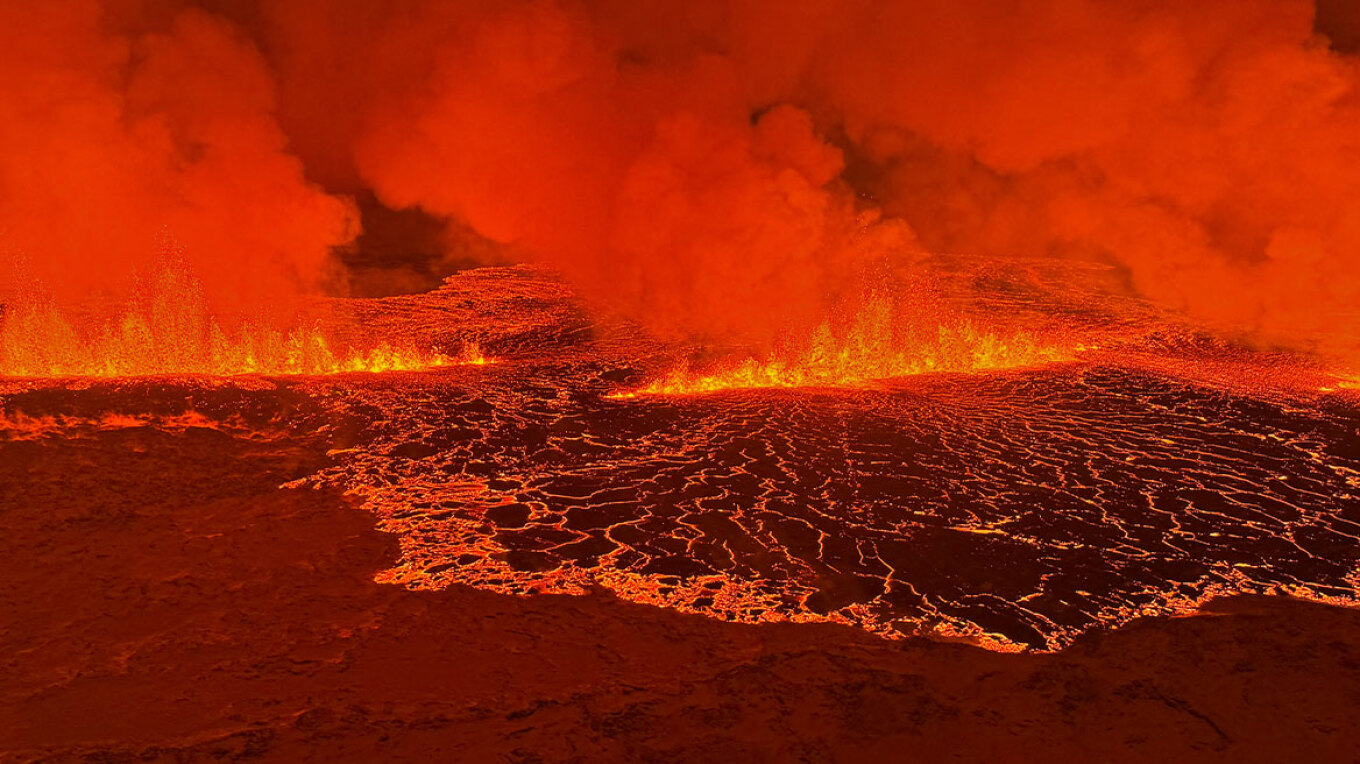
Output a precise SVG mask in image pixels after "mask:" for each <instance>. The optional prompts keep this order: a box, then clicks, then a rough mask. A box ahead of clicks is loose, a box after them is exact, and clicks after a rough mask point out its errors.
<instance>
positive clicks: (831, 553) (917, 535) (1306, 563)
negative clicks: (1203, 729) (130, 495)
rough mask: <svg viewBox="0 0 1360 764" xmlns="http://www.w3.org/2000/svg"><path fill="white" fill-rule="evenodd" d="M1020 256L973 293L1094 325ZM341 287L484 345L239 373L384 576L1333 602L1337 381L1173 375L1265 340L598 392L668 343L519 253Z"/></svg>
mask: <svg viewBox="0 0 1360 764" xmlns="http://www.w3.org/2000/svg"><path fill="white" fill-rule="evenodd" d="M1012 275H1014V274H1012ZM1028 278H1029V277H1028V276H1026V277H1025V278H1020V279H1018V280H1017V279H1015V278H1012V279H1010V280H1008V281H1007V280H1002V282H998V283H997V284H993V287H994V289H993V292H992V294H991V296H990V297H989V298H988V299H991V300H992V301H993V302H994V303H996V304H1001V303H1006V304H1016V303H1023V304H1024V306H1025V309H1026V310H1030V311H1037V312H1044V313H1047V314H1049V315H1061V316H1062V317H1063V320H1065V321H1068V322H1074V323H1075V322H1086V323H1087V324H1088V325H1089V326H1096V325H1098V324H1100V321H1099V320H1097V314H1098V310H1097V308H1098V307H1099V306H1095V307H1093V306H1092V305H1082V304H1077V303H1064V304H1060V302H1061V301H1059V300H1057V299H1056V298H1054V297H1053V296H1052V295H1051V294H1046V293H1044V292H1043V290H1042V289H1041V288H1039V287H1036V286H1033V285H1032V284H1030V282H1029V281H1027V280H1026V279H1028ZM998 284H999V285H998ZM1017 284H1019V285H1021V286H1025V285H1027V284H1028V285H1029V286H1026V287H1025V289H1028V290H1029V291H1028V292H1026V291H1025V290H1020V291H1017V288H1018V287H1017ZM348 306H349V309H350V310H352V311H353V313H354V315H355V316H356V317H358V318H359V319H361V320H363V321H364V322H365V323H366V324H367V325H370V326H373V327H378V328H381V329H383V330H384V331H389V332H395V333H398V334H401V333H403V332H411V331H413V329H412V327H420V331H421V332H424V333H425V335H427V336H428V337H430V338H433V339H435V340H441V341H444V342H445V343H446V344H447V343H448V342H449V341H451V340H453V339H458V340H463V341H475V342H478V343H480V344H481V346H483V347H485V348H487V349H488V351H489V352H490V353H491V354H492V355H493V356H494V357H495V359H496V362H495V363H492V364H488V365H485V366H456V367H449V368H443V369H435V370H430V371H423V372H410V373H400V374H383V375H341V376H337V377H308V378H302V379H295V380H291V381H286V382H284V381H278V382H273V383H265V387H268V386H269V385H270V384H276V385H278V386H279V387H278V389H279V390H280V392H281V393H282V392H283V391H285V390H286V391H287V394H288V395H289V396H296V395H299V394H301V395H303V396H305V397H306V398H307V399H308V400H309V401H311V403H309V404H308V405H309V406H316V407H317V408H316V411H312V413H309V414H308V416H309V417H313V418H317V419H316V421H317V422H319V424H318V426H317V428H316V431H317V432H318V433H319V434H320V435H321V436H322V437H329V438H331V439H332V441H333V442H332V452H331V459H332V464H331V465H330V466H328V467H326V468H324V469H322V470H320V471H319V472H317V473H315V474H313V475H312V476H310V477H306V478H303V479H301V480H298V481H295V482H294V483H292V484H290V485H291V486H293V487H295V488H305V487H308V486H320V485H330V486H337V487H341V488H344V489H346V490H348V491H350V492H353V493H355V494H357V495H358V496H359V497H361V499H362V502H363V506H364V507H365V508H366V509H367V510H369V511H371V512H373V513H374V514H375V515H376V516H377V517H378V519H379V525H380V527H381V528H382V529H383V530H385V531H388V532H390V533H394V534H396V535H397V536H398V537H399V539H400V542H401V550H402V552H401V558H400V560H397V561H394V565H393V567H392V568H391V569H390V570H387V571H385V572H383V573H381V574H380V575H379V579H380V580H382V581H388V582H393V583H400V584H403V585H406V586H409V587H412V588H443V587H447V586H452V585H471V586H474V587H479V588H484V589H489V590H493V591H498V592H504V593H512V594H583V593H586V592H588V591H590V590H592V589H595V588H603V589H607V590H610V591H612V592H613V593H614V594H615V595H617V596H619V597H621V598H624V599H627V600H632V601H638V602H644V603H650V604H655V605H661V606H666V607H672V608H676V609H679V610H682V611H686V612H695V613H701V614H706V615H710V616H713V617H718V618H723V619H728V620H737V621H746V622H760V621H776V620H794V621H816V620H829V621H836V622H842V623H847V624H852V625H856V626H859V627H861V628H864V629H867V630H870V631H872V632H875V633H879V634H882V635H885V636H904V635H912V634H929V635H934V636H940V637H962V638H968V639H972V640H976V641H978V642H980V643H982V644H985V645H987V646H989V647H992V648H994V649H1024V648H1029V649H1039V650H1054V649H1060V648H1062V647H1064V646H1065V645H1067V644H1069V643H1070V642H1071V641H1072V640H1073V639H1074V638H1075V637H1077V636H1078V635H1080V634H1081V633H1083V632H1086V631H1089V630H1092V629H1096V628H1103V627H1113V626H1117V625H1120V624H1122V623H1124V622H1126V621H1128V620H1131V619H1132V618H1135V617H1137V616H1139V615H1143V614H1151V613H1173V612H1186V611H1189V610H1191V609H1193V608H1194V606H1195V605H1197V604H1198V603H1199V602H1202V601H1203V600H1204V599H1205V598H1207V597H1208V596H1211V595H1215V594H1227V593H1237V592H1244V593H1248V592H1249V593H1282V594H1293V595H1297V596H1304V597H1309V598H1314V599H1323V600H1327V601H1332V602H1337V603H1343V604H1344V603H1350V602H1353V601H1354V600H1355V597H1356V592H1357V590H1358V589H1360V578H1358V577H1357V570H1358V569H1360V568H1357V566H1358V565H1360V428H1358V427H1357V423H1358V422H1360V408H1358V407H1357V403H1356V400H1357V399H1356V397H1355V396H1354V394H1353V393H1350V392H1346V391H1336V392H1323V391H1320V390H1317V389H1316V387H1314V388H1312V389H1310V390H1304V389H1301V388H1297V387H1296V388H1293V389H1284V387H1281V389H1267V388H1266V387H1265V386H1263V385H1253V386H1251V387H1247V386H1244V385H1240V384H1238V385H1234V384H1228V383H1220V382H1216V381H1214V379H1211V378H1210V377H1212V376H1214V375H1206V374H1200V375H1198V376H1197V375H1194V374H1180V373H1176V370H1178V369H1190V368H1198V369H1216V370H1217V372H1216V374H1217V377H1222V378H1234V377H1235V378H1238V379H1241V378H1245V377H1250V376H1251V375H1253V374H1255V375H1257V376H1261V377H1262V378H1265V377H1266V371H1268V370H1269V371H1270V373H1271V374H1274V375H1276V376H1278V374H1279V370H1280V368H1283V367H1280V366H1279V365H1278V359H1276V360H1275V361H1271V359H1268V358H1265V357H1253V356H1250V355H1249V354H1245V353H1243V352H1241V351H1236V350H1232V349H1230V348H1226V347H1223V346H1220V345H1215V344H1213V343H1208V344H1202V345H1196V344H1195V342H1194V341H1192V340H1188V339H1187V340H1186V341H1184V342H1179V343H1178V342H1171V341H1167V340H1166V336H1167V333H1166V332H1165V331H1163V332H1160V333H1158V332H1152V333H1146V332H1145V333H1142V334H1139V333H1137V332H1131V331H1129V330H1128V327H1127V326H1126V325H1125V324H1127V323H1129V322H1123V323H1121V322H1117V321H1106V322H1105V325H1106V326H1107V327H1110V326H1113V327H1115V330H1117V331H1115V330H1111V331H1110V332H1107V334H1109V335H1110V336H1114V335H1115V334H1118V335H1119V336H1122V337H1124V338H1125V339H1124V343H1125V344H1124V345H1122V346H1120V347H1119V348H1117V349H1115V350H1108V349H1107V350H1105V351H1101V352H1090V353H1085V354H1083V355H1080V356H1078V357H1076V358H1074V359H1072V360H1067V361H1063V362H1059V363H1053V364H1049V365H1044V366H1038V367H1032V368H1021V369H1014V370H1009V371H998V372H987V373H977V374H925V375H920V376H915V377H907V378H901V379H898V380H894V381H890V382H884V383H881V384H876V385H870V386H862V387H855V388H848V389H838V388H818V389H788V390H758V389H757V390H732V391H725V392H716V393H711V394H703V395H640V396H637V397H632V398H622V399H620V398H616V397H610V396H611V395H613V394H615V393H618V392H620V391H625V390H629V389H636V388H637V387H638V385H639V384H640V383H641V382H642V381H644V380H645V379H646V378H647V376H648V374H651V373H653V372H654V370H655V369H657V368H661V367H663V366H664V365H665V364H666V363H667V362H668V361H667V359H668V358H669V356H668V353H671V354H673V351H668V350H667V349H666V348H663V347H661V346H659V345H657V344H656V343H653V342H651V341H648V340H644V339H641V338H640V336H639V335H638V334H636V333H635V332H634V331H632V330H629V329H628V328H627V327H605V328H600V327H592V326H591V324H590V322H589V321H588V320H587V318H586V316H585V314H584V313H583V312H582V311H581V310H580V308H579V306H578V305H577V304H576V303H575V301H574V298H572V296H571V295H570V294H569V293H568V292H567V291H566V289H565V288H564V287H563V286H562V285H561V284H559V283H558V282H556V281H554V280H551V279H549V278H546V277H544V276H543V275H541V274H539V273H538V272H535V271H532V270H528V269H484V270H481V271H474V272H468V273H465V274H463V275H461V276H459V277H455V278H454V279H451V280H450V281H449V283H448V284H447V285H446V286H445V287H444V288H443V289H441V290H439V291H437V292H434V293H431V294H429V295H423V296H417V297H404V298H391V299H387V300H382V301H353V302H350V303H348ZM1130 338H1133V339H1130ZM1270 363H1275V364H1276V365H1275V366H1273V367H1270V366H1269V364H1270ZM1267 367H1269V369H1268V368H1267ZM1225 369H1227V370H1228V371H1226V372H1225V371H1224V370H1225ZM108 384H113V383H99V384H81V385H77V387H83V388H85V389H82V390H69V389H68V390H66V391H63V392H62V393H61V398H60V400H62V401H66V402H67V403H63V404H61V405H63V406H66V405H69V401H70V399H71V397H72V396H76V397H79V396H87V397H90V398H91V399H93V398H95V397H97V396H99V395H101V394H106V393H101V389H105V388H101V385H108ZM151 384H160V385H174V384H180V383H175V382H164V381H162V382H155V383H151ZM67 387H68V388H69V387H71V385H69V384H68V385H67ZM255 387H258V385H256V386H255ZM246 394H247V393H246V392H245V391H244V390H243V391H242V392H241V393H240V395H246ZM261 394H262V393H261V392H260V390H258V389H255V390H251V391H250V392H249V395H251V396H258V395H261ZM55 395H56V394H55V393H54V392H52V391H51V390H45V389H42V388H41V386H39V385H35V384H33V383H28V384H26V385H25V386H24V388H19V387H17V386H15V387H14V389H13V390H11V391H10V394H9V395H7V396H6V399H5V408H6V412H7V417H8V420H7V421H8V423H9V424H8V425H6V426H7V427H8V429H7V430H5V431H4V434H5V435H6V437H9V438H17V437H55V436H56V433H60V432H61V431H62V428H61V427H60V426H59V425H60V422H61V420H60V419H54V418H53V417H54V416H55V415H56V414H58V413H60V412H57V411H54V410H52V409H53V407H55V406H57V404H56V403H54V401H56V400H58V398H56V397H54V396H55ZM213 395H214V396H218V397H221V396H223V395H228V396H229V395H231V393H230V392H229V391H223V390H220V389H219V390H218V391H217V392H215V393H213ZM219 408H220V410H221V411H228V410H230V408H231V407H230V406H227V405H223V406H220V407H219ZM318 411H319V412H323V413H317V412H318ZM198 415H199V416H208V417H211V416H213V415H212V414H211V413H210V412H207V413H205V412H198ZM44 417H46V418H44ZM21 421H22V422H27V423H28V424H27V425H25V426H21V425H20V424H19V423H20V422H21ZM40 421H45V422H48V423H49V429H48V430H41V428H39V427H38V426H37V425H35V424H33V423H34V422H40ZM54 422H55V423H56V424H52V423H54ZM4 424H5V423H3V422H0V425H4ZM25 428H26V429H25ZM25 433H27V434H25ZM242 437H244V436H242Z"/></svg>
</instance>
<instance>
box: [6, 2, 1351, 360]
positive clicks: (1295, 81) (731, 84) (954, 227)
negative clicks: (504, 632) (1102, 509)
mask: <svg viewBox="0 0 1360 764" xmlns="http://www.w3.org/2000/svg"><path fill="white" fill-rule="evenodd" d="M153 5H155V7H156V9H157V10H156V12H155V13H152V12H151V11H150V10H148V8H149V7H150V5H145V4H135V3H134V4H128V3H120V4H117V5H116V6H114V5H106V6H105V11H106V13H105V14H104V17H103V21H100V22H98V23H96V21H95V20H94V19H95V17H96V16H97V15H98V14H96V13H94V10H93V9H94V6H93V5H92V4H90V3H75V4H71V3H62V4H57V3H45V4H32V7H29V8H26V9H24V10H18V9H9V10H6V11H4V14H5V17H6V18H4V19H2V20H3V21H5V22H6V23H5V24H4V31H0V35H5V39H4V40H0V42H4V43H5V49H6V50H7V51H8V52H7V53H6V54H5V59H6V66H7V67H9V68H10V71H9V72H7V76H6V77H5V78H4V84H0V88H5V89H6V91H5V93H6V97H7V99H8V100H9V101H11V102H17V103H20V104H23V105H24V107H25V108H24V109H22V110H19V112H18V113H19V114H20V115H21V116H20V117H19V118H18V119H17V120H7V121H6V122H5V123H4V124H3V126H0V131H3V134H2V135H0V137H3V139H4V140H5V145H6V146H10V147H18V146H26V147H29V148H28V150H26V151H19V150H18V149H17V148H11V149H10V150H9V151H8V152H7V153H6V156H5V158H4V159H3V164H0V172H3V175H0V193H3V194H5V207H4V209H3V211H0V216H3V227H4V228H5V229H6V230H7V232H8V234H7V235H8V241H9V242H10V243H11V246H17V247H19V248H22V249H25V250H27V251H31V252H51V253H54V254H52V255H50V256H49V257H48V259H47V260H46V261H45V262H48V263H54V264H58V265H55V266H54V267H52V268H49V269H48V270H49V274H48V275H49V276H52V275H53V273H51V272H55V271H61V272H65V271H69V270H71V266H79V270H80V272H81V273H80V277H79V278H76V277H72V279H74V280H75V281H79V282H81V283H85V282H90V281H98V280H100V279H103V278H106V277H112V276H113V275H115V274H113V271H114V270H115V266H121V264H122V263H123V262H124V261H125V260H128V259H130V258H134V257H135V254H131V253H136V252H138V251H139V250H138V246H142V245H141V242H142V241H143V239H144V238H145V237H146V236H147V233H146V232H147V231H152V230H155V229H156V228H157V227H159V226H168V227H170V228H171V229H172V230H173V232H174V234H175V235H176V236H177V237H178V238H179V239H180V240H181V241H182V242H183V243H184V245H185V248H186V250H187V251H188V252H190V253H191V257H193V258H194V259H195V260H196V265H199V266H201V268H202V270H204V271H206V272H205V273H204V279H205V282H206V283H208V284H209V285H210V287H211V286H213V285H221V284H236V285H239V284H240V283H249V284H259V283H262V282H264V283H272V282H278V281H280V280H286V281H289V282H292V283H302V284H304V285H306V284H311V285H315V284H317V283H320V282H321V281H323V280H324V279H325V276H326V271H325V263H326V252H327V250H328V248H329V247H330V246H332V245H336V244H341V243H343V242H345V241H346V240H347V239H348V237H350V236H351V235H352V234H353V233H354V230H353V227H352V223H353V221H352V213H351V211H350V208H349V207H348V206H347V205H346V203H345V202H342V201H339V200H338V198H337V197H335V196H330V195H325V194H323V193H321V192H320V191H319V190H318V188H317V187H315V186H311V185H309V184H308V183H306V182H305V180H304V176H303V168H304V166H305V168H306V172H307V174H308V176H309V177H311V178H314V179H316V180H317V181H319V182H322V183H324V184H325V186H326V188H328V189H330V190H331V191H332V192H334V193H342V194H351V193H366V192H368V191H370V190H371V191H372V192H373V193H375V194H376V196H377V198H378V199H379V200H381V201H382V202H383V203H384V204H385V205H387V206H388V207H391V208H404V207H419V208H421V209H423V210H425V211H427V212H428V213H430V214H432V215H434V216H435V217H436V218H438V219H445V218H447V219H449V220H452V221H453V225H454V228H455V229H456V230H458V231H463V230H464V229H463V228H462V227H463V226H467V227H470V229H471V230H472V231H475V232H476V233H477V234H479V235H480V236H483V237H486V238H488V239H491V240H494V241H496V242H500V243H502V244H503V245H504V246H505V247H506V248H507V250H508V251H509V252H510V253H511V254H512V255H513V256H530V257H533V258H536V259H539V260H542V261H544V262H547V263H549V264H551V265H554V266H556V267H559V268H561V269H562V270H563V271H564V272H566V273H567V274H568V275H569V276H570V277H571V278H572V279H573V280H574V281H575V282H576V283H577V284H578V285H580V287H581V288H582V289H583V290H584V291H585V292H586V293H587V294H589V295H591V296H593V297H595V298H596V299H598V300H601V301H604V302H605V303H606V304H609V305H611V306H612V307H615V308H617V309H621V310H623V311H626V312H627V313H629V314H630V315H633V316H635V317H638V318H639V319H641V320H642V321H643V322H644V323H645V324H646V325H648V326H649V327H650V328H651V329H653V330H655V331H657V332H658V333H659V334H663V335H690V336H699V337H707V338H717V339H724V340H726V339H740V340H744V341H755V342H769V341H771V338H772V337H773V336H774V335H775V334H776V333H777V332H779V331H780V330H781V329H783V328H784V327H786V326H788V325H790V324H800V325H804V326H806V325H807V324H809V323H812V322H815V321H817V320H818V316H819V315H820V314H821V313H822V312H824V311H825V309H826V306H828V305H831V304H834V303H835V302H836V301H837V300H839V299H841V297H842V296H843V295H844V294H845V293H846V292H847V291H850V290H852V289H854V288H856V287H854V286H853V285H852V282H853V281H854V280H855V279H857V278H859V277H860V275H861V273H862V272H863V271H865V270H866V269H870V270H873V271H874V272H875V273H883V272H884V268H885V267H886V268H887V269H888V270H889V271H891V269H895V268H900V269H904V270H909V269H910V268H911V265H912V262H913V261H914V260H915V258H916V256H917V253H919V252H922V251H970V252H984V253H995V254H1014V255H1058V256H1063V257H1079V258H1086V259H1097V260H1103V261H1108V262H1111V263H1114V264H1116V265H1117V266H1118V267H1120V268H1121V269H1123V270H1124V272H1125V273H1126V274H1127V278H1128V282H1129V284H1130V286H1131V288H1132V289H1134V290H1136V291H1137V292H1139V293H1141V294H1144V295H1146V296H1148V297H1150V298H1152V299H1155V300H1158V301H1162V302H1165V303H1168V304H1171V305H1174V306H1176V307H1180V308H1184V309H1185V310H1187V311H1189V312H1190V313H1191V314H1193V315H1194V316H1196V317H1198V318H1200V319H1203V320H1206V321H1210V322H1214V323H1215V324H1217V325H1220V326H1226V327H1232V328H1236V329H1240V330H1242V331H1244V332H1249V333H1251V335H1252V336H1255V337H1258V338H1261V339H1264V340H1266V341H1272V342H1275V341H1278V342H1285V343H1289V344H1293V345H1298V346H1310V345H1317V346H1320V347H1321V348H1323V349H1325V350H1338V349H1341V348H1343V347H1344V346H1345V345H1346V344H1347V343H1351V342H1353V341H1354V336H1353V332H1354V331H1355V329H1354V328H1353V327H1354V326H1356V325H1357V324H1356V316H1355V315H1354V314H1353V313H1348V311H1351V310H1353V308H1352V306H1354V305H1356V304H1360V272H1358V271H1360V255H1357V253H1358V252H1360V170H1357V168H1360V132H1357V130H1356V129H1355V125H1357V124H1360V101H1358V100H1357V84H1360V63H1358V60H1357V58H1355V57H1354V56H1352V55H1349V54H1346V53H1342V52H1338V51H1342V50H1353V45H1354V39H1355V34H1354V25H1353V23H1352V22H1353V20H1348V19H1350V17H1349V16H1347V15H1346V13H1345V11H1344V10H1337V5H1336V3H1335V2H1328V3H1326V5H1325V6H1324V11H1325V14H1324V15H1325V19H1324V21H1326V23H1327V24H1329V28H1330V29H1334V30H1336V31H1335V32H1334V36H1335V37H1336V40H1337V44H1336V46H1335V47H1333V46H1331V45H1330V44H1329V41H1328V40H1327V39H1326V38H1323V37H1321V36H1319V35H1317V34H1316V32H1315V27H1314V13H1315V9H1314V7H1313V5H1312V4H1311V3H1310V2H1308V1H1307V0H1207V1H1206V2H1197V3H1183V2H1171V1H1170V0H1139V1H1136V2H1126V3H1109V2H1095V1H1094V0H1013V1H1011V2H1000V3H998V2H995V0H949V1H947V2H946V1H945V0H922V1H917V2H907V1H906V0H897V1H889V2H870V1H869V0H848V1H839V0H838V1H837V2H831V1H830V0H793V1H792V2H777V3H776V2H772V1H769V0H761V1H751V2H736V3H733V2H727V1H726V0H723V1H722V2H718V1H717V0H712V1H704V0H697V1H696V0H691V1H686V2H680V1H679V0H661V1H659V2H648V3H636V2H614V1H612V0H608V1H605V2H568V1H565V0H564V1H563V2H508V3H502V2H463V3H446V2H434V1H433V0H396V1H395V2H391V3H384V4H376V3H370V2H357V1H352V2H343V1H324V2H323V1H322V0H279V1H278V2H270V3H261V4H260V5H259V7H258V8H252V7H249V6H247V9H246V10H241V8H240V7H235V6H232V5H231V4H225V3H223V4H221V5H222V6H224V7H225V8H226V10H222V11H221V12H220V13H219V15H211V14H209V13H206V12H203V11H189V12H179V11H177V10H175V7H176V6H175V4H174V3H171V2H162V3H159V4H153ZM67 6H70V7H67ZM115 11H116V12H115ZM16 14H21V15H23V16H24V18H22V19H17V18H11V17H13V16H15V15H16ZM110 16H112V17H113V19H114V21H116V22H119V23H113V22H110V21H109V20H108V18H109V17H110ZM144 17H154V18H157V19H168V21H164V22H158V25H159V28H155V29H151V31H147V29H146V28H139V27H138V24H135V23H129V22H126V19H142V18H144ZM72 19H75V20H74V21H73V20H72ZM1337 19H1340V20H1339V21H1338V20H1337ZM1348 24H1349V25H1350V26H1347V25H1348ZM146 26H147V25H146V24H143V25H142V27H146ZM150 26H152V27H155V26H157V24H152V25H150ZM35 27H36V28H38V29H39V30H40V33H39V34H33V33H32V29H33V28H35ZM119 30H122V31H119ZM129 30H131V31H129ZM11 37H12V38H15V39H9V38H11ZM23 40H29V42H27V43H25V42H23ZM35 40H41V41H42V42H34V41H35ZM48 40H58V41H60V42H59V44H56V45H52V44H50V43H49V42H48ZM266 62H267V63H266ZM15 67H18V69H15ZM275 93H277V100H276V99H275ZM276 107H277V108H276ZM285 134H286V135H287V140H286V141H285V138H284V135H285ZM289 152H294V153H289ZM295 157H298V158H300V159H301V161H299V159H298V158H295ZM464 237H465V233H464ZM460 246H461V245H460ZM143 249H147V248H145V247H144V246H143ZM465 249H468V251H481V250H479V249H477V248H476V247H465ZM444 256H445V255H441V257H444ZM451 261H452V259H450V260H449V262H451ZM62 278H63V279H64V278H65V276H64V275H63V276H62ZM403 283H405V282H403Z"/></svg>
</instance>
